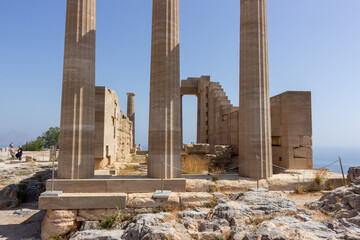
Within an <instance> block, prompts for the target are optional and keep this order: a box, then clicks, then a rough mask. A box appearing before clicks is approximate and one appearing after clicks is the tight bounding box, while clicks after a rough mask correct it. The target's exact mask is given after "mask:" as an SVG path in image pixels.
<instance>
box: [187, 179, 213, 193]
mask: <svg viewBox="0 0 360 240" xmlns="http://www.w3.org/2000/svg"><path fill="white" fill-rule="evenodd" d="M215 185H216V184H215V183H214V182H212V181H209V180H204V179H186V191H187V192H209V191H210V190H211V189H214V188H215Z"/></svg>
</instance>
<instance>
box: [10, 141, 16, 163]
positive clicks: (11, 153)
mask: <svg viewBox="0 0 360 240" xmlns="http://www.w3.org/2000/svg"><path fill="white" fill-rule="evenodd" d="M15 152H16V151H15V148H14V145H11V147H10V155H11V159H12V160H15Z"/></svg>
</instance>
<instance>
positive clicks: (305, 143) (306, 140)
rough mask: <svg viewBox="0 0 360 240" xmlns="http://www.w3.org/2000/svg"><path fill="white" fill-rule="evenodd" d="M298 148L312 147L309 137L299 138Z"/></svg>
mask: <svg viewBox="0 0 360 240" xmlns="http://www.w3.org/2000/svg"><path fill="white" fill-rule="evenodd" d="M300 146H301V147H309V148H311V147H312V138H311V136H300Z"/></svg>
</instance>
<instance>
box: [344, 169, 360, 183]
mask: <svg viewBox="0 0 360 240" xmlns="http://www.w3.org/2000/svg"><path fill="white" fill-rule="evenodd" d="M358 177H360V166H357V167H350V168H349V170H348V175H347V179H348V182H349V183H351V182H352V181H354V179H355V178H358Z"/></svg>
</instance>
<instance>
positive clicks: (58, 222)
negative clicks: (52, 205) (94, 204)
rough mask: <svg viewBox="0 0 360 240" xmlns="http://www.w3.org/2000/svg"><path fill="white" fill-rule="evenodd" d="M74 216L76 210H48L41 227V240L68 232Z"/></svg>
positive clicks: (72, 224) (71, 226)
mask: <svg viewBox="0 0 360 240" xmlns="http://www.w3.org/2000/svg"><path fill="white" fill-rule="evenodd" d="M76 215H77V210H70V211H68V210H48V211H47V212H46V215H45V218H44V220H43V222H42V226H41V239H43V240H44V239H48V238H49V237H51V236H53V237H56V236H58V235H62V234H66V233H68V232H70V231H71V229H72V228H73V226H74V222H75V218H76Z"/></svg>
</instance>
